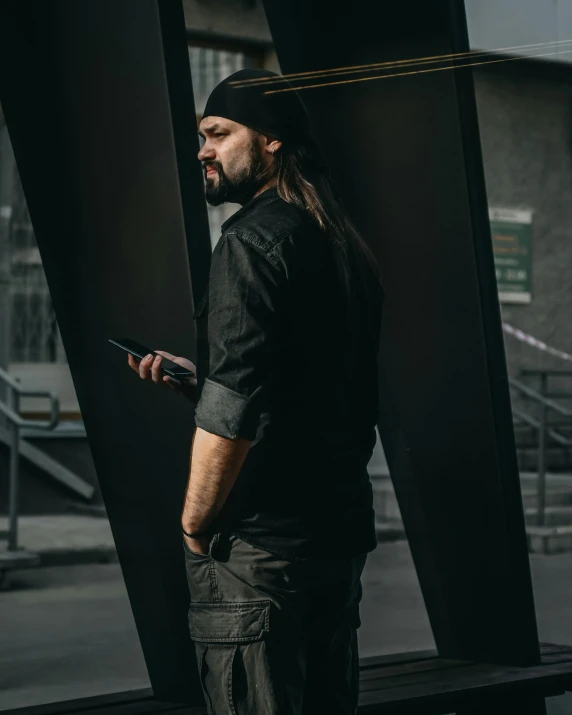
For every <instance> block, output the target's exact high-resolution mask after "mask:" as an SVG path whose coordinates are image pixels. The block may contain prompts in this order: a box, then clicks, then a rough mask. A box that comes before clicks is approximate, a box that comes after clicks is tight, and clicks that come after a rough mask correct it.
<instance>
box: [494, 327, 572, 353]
mask: <svg viewBox="0 0 572 715" xmlns="http://www.w3.org/2000/svg"><path fill="white" fill-rule="evenodd" d="M502 329H503V330H504V332H505V333H507V334H508V335H512V336H513V337H514V338H516V339H517V340H520V341H521V342H523V343H527V344H528V345H532V347H533V348H537V349H538V350H542V351H543V352H545V353H548V354H549V355H554V357H559V358H561V359H562V360H568V361H570V362H572V355H570V354H569V353H565V352H564V351H562V350H557V349H556V348H551V347H550V345H547V344H546V343H543V342H542V340H537V339H536V338H535V337H534V336H532V335H529V334H528V333H525V332H523V331H522V330H519V329H518V328H515V327H514V326H512V325H510V324H509V323H503V324H502Z"/></svg>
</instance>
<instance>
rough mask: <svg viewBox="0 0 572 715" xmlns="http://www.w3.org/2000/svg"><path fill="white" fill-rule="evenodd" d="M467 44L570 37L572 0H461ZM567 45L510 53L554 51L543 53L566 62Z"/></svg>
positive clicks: (494, 45) (571, 57)
mask: <svg viewBox="0 0 572 715" xmlns="http://www.w3.org/2000/svg"><path fill="white" fill-rule="evenodd" d="M465 7H466V9H467V22H468V25H469V36H470V40H471V46H472V47H473V48H475V49H482V50H493V49H499V48H506V47H515V46H520V45H531V44H538V43H542V42H554V41H562V40H569V39H570V38H572V0H465ZM570 49H571V46H570V45H568V46H567V47H565V48H564V47H563V48H562V49H561V51H559V52H557V48H550V47H548V48H545V49H535V50H532V49H528V50H524V49H523V50H521V51H516V52H514V54H532V53H539V54H540V53H545V52H546V53H548V52H557V54H556V55H553V56H550V57H545V58H544V59H547V60H555V61H558V62H563V63H566V64H569V63H571V62H572V52H568V53H565V52H564V50H570Z"/></svg>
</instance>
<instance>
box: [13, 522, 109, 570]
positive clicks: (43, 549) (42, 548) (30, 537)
mask: <svg viewBox="0 0 572 715" xmlns="http://www.w3.org/2000/svg"><path fill="white" fill-rule="evenodd" d="M7 528H8V519H7V518H5V517H0V531H2V530H4V529H7ZM18 545H19V547H20V548H21V549H22V550H25V551H29V552H33V553H36V554H38V556H39V560H40V564H41V565H42V566H55V565H74V564H81V563H106V562H109V561H116V560H117V553H116V551H115V543H114V541H113V534H112V533H111V527H110V526H109V521H108V520H107V519H105V518H101V517H94V516H84V515H76V514H70V515H67V514H63V515H61V514H58V515H48V516H21V517H20V518H19V519H18ZM8 555H9V554H8V553H7V550H6V542H4V541H2V542H0V569H1V567H2V562H3V557H4V558H6V557H7V556H8Z"/></svg>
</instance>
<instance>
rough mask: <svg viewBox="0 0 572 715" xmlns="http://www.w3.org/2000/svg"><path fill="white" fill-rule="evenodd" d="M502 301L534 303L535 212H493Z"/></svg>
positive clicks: (496, 210) (511, 210) (494, 245)
mask: <svg viewBox="0 0 572 715" xmlns="http://www.w3.org/2000/svg"><path fill="white" fill-rule="evenodd" d="M489 217H490V220H491V233H492V236H493V252H494V257H495V268H496V276H497V285H498V291H499V299H500V301H501V302H502V303H530V301H531V298H532V211H527V210H518V209H515V210H513V209H492V208H491V209H489Z"/></svg>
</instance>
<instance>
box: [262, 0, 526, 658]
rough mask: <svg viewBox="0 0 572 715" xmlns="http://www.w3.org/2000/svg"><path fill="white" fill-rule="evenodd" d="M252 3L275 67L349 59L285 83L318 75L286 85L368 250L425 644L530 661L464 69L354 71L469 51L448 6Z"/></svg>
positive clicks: (504, 392) (483, 210) (482, 198)
mask: <svg viewBox="0 0 572 715" xmlns="http://www.w3.org/2000/svg"><path fill="white" fill-rule="evenodd" d="M264 4H265V8H266V13H267V17H268V20H269V24H270V28H271V31H272V35H273V38H274V42H275V45H276V49H277V53H278V59H279V61H280V65H281V69H282V71H283V72H284V73H296V72H304V71H306V72H308V71H315V70H330V69H332V68H346V69H345V71H344V72H341V73H338V74H337V75H329V76H326V75H322V76H321V77H318V78H315V79H310V78H308V77H306V79H296V80H293V84H294V86H307V85H309V84H312V83H320V84H322V85H326V86H321V87H318V88H314V89H304V90H301V94H302V97H303V99H304V100H305V102H306V104H307V106H308V108H309V110H310V113H311V116H312V122H313V130H314V136H315V138H316V140H317V141H318V143H319V144H320V146H321V147H322V149H323V152H324V154H325V155H326V157H327V159H328V160H329V162H330V165H331V167H332V170H333V173H334V178H335V181H336V183H337V185H338V186H339V188H340V190H341V192H342V194H343V196H344V199H345V201H346V203H347V206H348V209H349V210H350V213H351V214H352V215H353V217H354V219H355V221H356V223H357V224H358V227H359V228H360V229H361V231H362V232H363V235H364V236H365V238H366V239H367V240H368V242H369V244H370V245H371V246H372V247H373V248H374V250H375V252H376V254H377V256H378V257H379V260H380V263H381V267H382V272H383V276H384V280H385V285H386V292H387V301H386V305H385V314H384V324H383V344H382V354H381V361H380V379H381V389H380V409H381V417H380V423H379V427H380V433H381V436H382V441H383V444H384V448H385V451H386V454H387V457H388V461H389V466H390V470H391V474H392V477H393V481H394V484H395V489H396V492H397V496H398V499H399V504H400V507H401V511H402V514H403V518H404V522H405V527H406V530H407V535H408V537H409V542H410V546H411V550H412V553H413V558H414V560H415V565H416V568H417V572H418V575H419V579H420V583H421V588H422V591H423V595H424V598H425V602H426V605H427V609H428V613H429V617H430V620H431V624H432V627H433V631H434V635H435V640H436V642H437V646H438V649H439V652H440V654H441V655H442V656H448V657H452V658H462V659H469V660H480V661H491V662H502V663H510V664H523V665H526V664H532V663H535V662H538V660H539V649H538V638H537V631H536V621H535V612H534V604H533V595H532V587H531V579H530V569H529V563H528V554H527V545H526V538H525V530H524V518H523V509H522V501H521V495H520V486H519V477H518V469H517V463H516V453H515V446H514V435H513V429H512V421H511V413H510V399H509V393H508V386H507V374H506V364H505V359H504V348H503V339H502V332H501V322H500V312H499V305H498V298H497V295H496V283H495V274H494V269H493V259H492V249H491V238H490V230H489V226H488V215H487V204H486V192H485V185H484V178H483V168H482V160H481V155H480V140H479V134H478V125H477V117H476V108H475V99H474V90H473V86H472V77H471V74H470V70H454V71H453V70H449V69H444V70H442V71H433V72H427V71H426V70H427V69H429V68H433V69H438V68H440V67H444V64H443V63H442V62H441V63H439V62H436V63H435V62H434V63H432V64H430V65H425V66H424V67H414V66H411V65H408V66H406V65H402V66H401V67H397V66H396V67H393V68H387V67H386V68H382V67H379V66H378V67H377V68H375V69H372V70H370V71H365V72H364V71H363V67H361V66H363V65H368V64H371V63H382V62H393V61H398V60H406V59H409V58H424V57H425V58H426V57H436V56H441V55H445V54H451V53H455V52H461V51H465V50H467V49H468V43H467V36H466V22H465V18H464V7H463V4H462V2H460V1H455V0H451V2H449V0H435V1H434V2H426V0H410V1H409V2H406V3H397V2H374V1H373V0H369V1H364V0H362V1H361V2H360V1H359V0H358V1H357V2H346V0H343V1H342V0H265V3H264ZM351 67H353V68H354V69H353V70H349V69H348V68H351ZM418 69H421V70H423V73H421V74H415V73H414V72H415V71H416V70H418ZM397 73H401V74H402V76H395V77H391V78H387V77H386V78H383V77H384V76H386V75H389V74H397ZM364 79H365V80H366V81H363V80H364Z"/></svg>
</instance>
